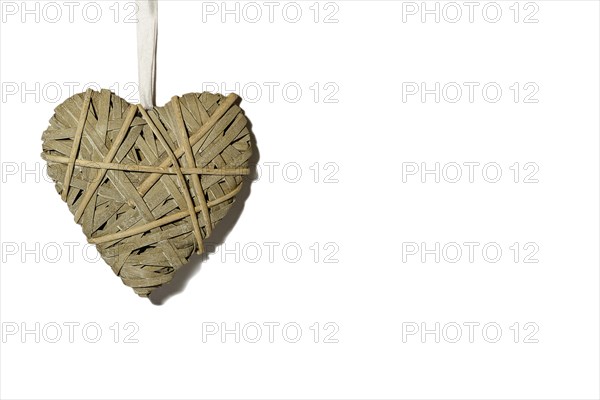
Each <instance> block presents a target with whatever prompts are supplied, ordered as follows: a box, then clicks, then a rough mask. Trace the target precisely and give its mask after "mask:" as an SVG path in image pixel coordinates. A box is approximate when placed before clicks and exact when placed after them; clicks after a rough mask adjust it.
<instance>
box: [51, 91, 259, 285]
mask: <svg viewBox="0 0 600 400" xmlns="http://www.w3.org/2000/svg"><path fill="white" fill-rule="evenodd" d="M237 99H238V97H237V96H236V95H234V94H231V95H229V96H227V97H224V96H222V95H220V94H211V93H206V92H205V93H202V94H199V93H190V94H186V95H184V96H182V97H173V98H172V99H171V101H170V102H169V103H167V104H166V105H165V106H164V107H155V108H153V109H151V110H144V109H143V108H142V107H141V106H139V105H137V106H136V105H131V104H129V103H128V102H126V101H125V100H123V99H122V98H120V97H119V96H117V95H115V94H113V93H111V92H110V91H108V90H104V89H103V90H102V91H100V92H95V91H92V90H88V91H87V92H86V93H81V94H77V95H75V96H73V97H71V98H69V99H67V100H66V101H65V102H64V103H62V104H61V105H59V106H58V107H57V108H56V110H55V114H54V116H53V117H52V119H51V120H50V126H49V127H48V129H47V130H46V131H45V132H44V134H43V135H42V140H43V153H42V158H44V159H45V160H46V161H47V162H48V174H49V176H50V177H51V178H52V179H53V180H54V181H55V182H56V189H57V191H58V193H60V194H61V197H62V199H63V200H64V201H66V202H67V205H68V206H69V210H71V212H72V213H73V215H75V220H76V222H78V223H79V224H80V225H81V226H82V228H83V232H84V233H85V235H86V236H87V238H88V242H90V243H94V244H96V247H97V249H98V251H99V253H100V255H101V256H102V258H103V259H104V260H105V261H106V262H107V263H108V264H109V265H110V266H111V267H112V269H113V271H114V272H115V274H117V275H118V276H120V277H121V279H122V280H123V283H125V284H126V285H128V286H130V287H132V288H133V289H134V290H135V292H136V293H137V294H139V295H140V296H148V295H149V294H150V293H151V292H152V290H153V289H156V288H157V287H159V286H161V285H163V284H165V283H167V282H169V281H170V280H171V279H172V278H173V274H174V273H175V271H177V269H178V268H179V267H181V266H182V265H184V264H185V263H186V262H187V260H188V259H189V257H190V255H191V254H192V252H193V251H194V250H196V251H197V252H198V253H202V252H203V251H204V246H203V239H205V238H207V237H208V236H209V235H210V234H211V232H212V229H213V228H214V227H215V225H216V224H217V223H218V222H219V221H220V220H221V219H222V218H223V217H224V216H225V214H226V213H227V211H228V210H229V209H230V207H231V205H232V204H233V202H234V200H235V195H236V194H237V193H238V192H239V191H240V189H241V185H242V176H243V175H247V174H248V173H249V170H248V159H249V158H250V155H251V152H252V150H251V143H250V132H249V129H248V120H247V119H246V117H245V116H244V114H243V111H242V110H241V109H240V108H239V107H238V106H237V105H236V101H237Z"/></svg>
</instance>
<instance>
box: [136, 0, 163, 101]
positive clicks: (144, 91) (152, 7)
mask: <svg viewBox="0 0 600 400" xmlns="http://www.w3.org/2000/svg"><path fill="white" fill-rule="evenodd" d="M136 3H137V7H138V16H137V17H138V18H137V19H138V22H137V50H138V52H137V53H138V84H139V85H138V89H139V93H140V104H141V105H142V107H144V108H145V109H150V108H152V107H154V99H155V84H156V38H157V33H158V1H157V0H137V1H136Z"/></svg>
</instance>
